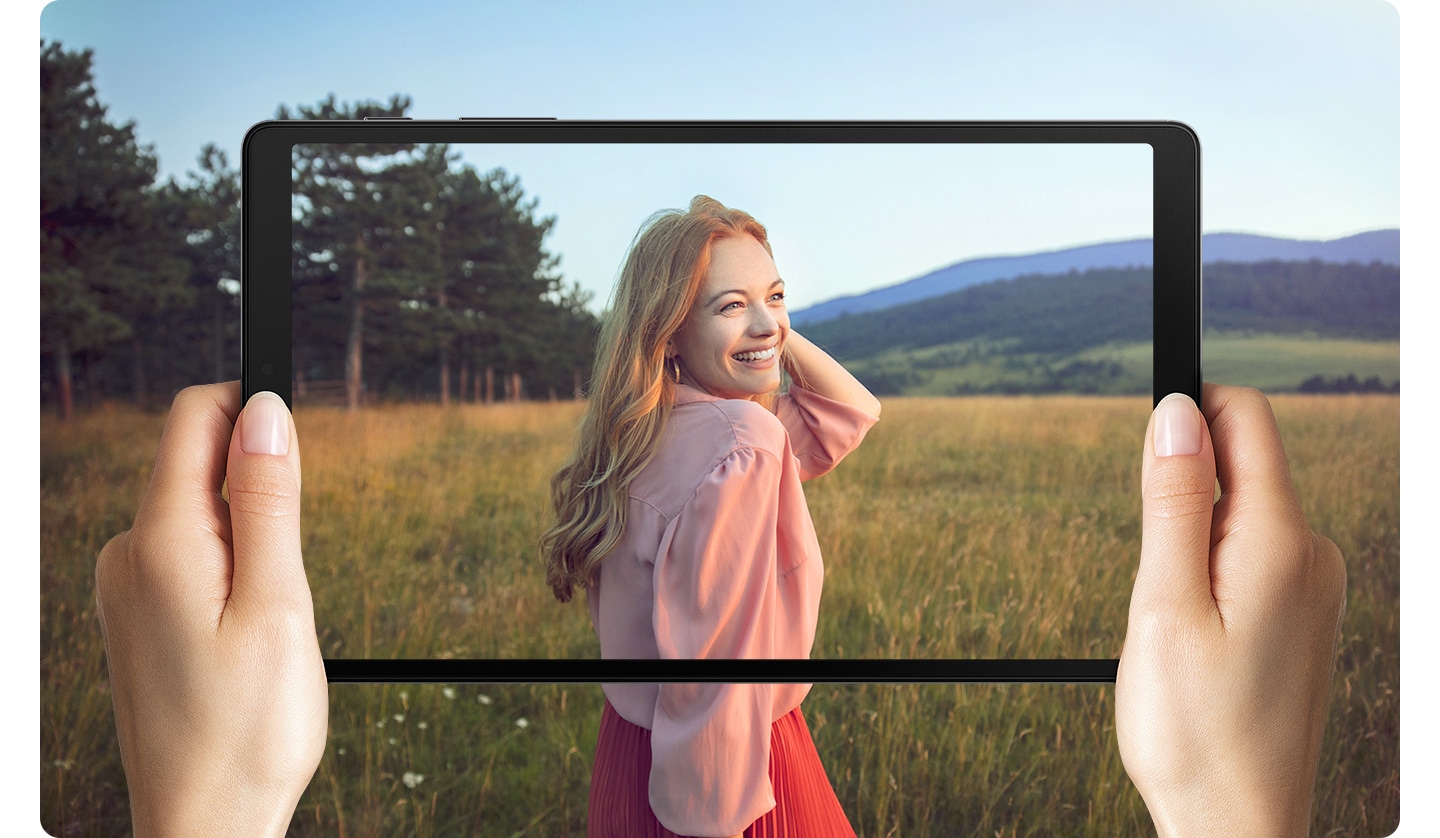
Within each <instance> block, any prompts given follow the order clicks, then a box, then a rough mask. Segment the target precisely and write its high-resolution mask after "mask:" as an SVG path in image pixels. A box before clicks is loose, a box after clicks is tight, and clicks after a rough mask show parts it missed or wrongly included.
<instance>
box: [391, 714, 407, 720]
mask: <svg viewBox="0 0 1440 838" xmlns="http://www.w3.org/2000/svg"><path fill="white" fill-rule="evenodd" d="M390 718H392V719H394V720H395V721H397V722H403V721H405V714H404V713H396V714H395V715H393V716H391V717H390Z"/></svg>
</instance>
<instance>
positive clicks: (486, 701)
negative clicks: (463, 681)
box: [475, 693, 490, 704]
mask: <svg viewBox="0 0 1440 838" xmlns="http://www.w3.org/2000/svg"><path fill="white" fill-rule="evenodd" d="M475 700H476V701H478V702H480V703H481V704H489V703H490V696H488V695H486V694H485V693H480V694H479V695H477V696H475Z"/></svg>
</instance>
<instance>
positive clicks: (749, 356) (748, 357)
mask: <svg viewBox="0 0 1440 838" xmlns="http://www.w3.org/2000/svg"><path fill="white" fill-rule="evenodd" d="M730 357H731V358H734V359H735V360H737V361H768V360H770V359H771V358H773V357H775V347H773V346H772V347H770V348H769V349H762V350H761V351H759V352H741V353H740V354H738V355H731V356H730Z"/></svg>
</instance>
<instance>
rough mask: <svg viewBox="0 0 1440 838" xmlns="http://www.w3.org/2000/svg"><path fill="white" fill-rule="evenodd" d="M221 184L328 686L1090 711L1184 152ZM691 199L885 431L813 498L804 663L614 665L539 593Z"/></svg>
mask: <svg viewBox="0 0 1440 838" xmlns="http://www.w3.org/2000/svg"><path fill="white" fill-rule="evenodd" d="M242 179H243V185H244V194H243V219H244V220H243V224H244V237H243V242H244V245H243V247H244V251H243V290H242V305H243V346H244V360H243V383H244V390H245V395H246V397H247V398H248V397H249V395H251V394H253V393H255V392H258V391H261V390H270V391H273V392H275V393H278V394H279V395H281V396H282V397H283V398H285V400H286V401H287V403H289V404H290V405H291V407H292V409H293V411H294V416H295V421H296V425H297V428H298V430H299V434H300V441H301V454H302V467H303V469H304V479H305V496H304V511H303V516H302V522H303V523H302V530H303V533H302V535H303V539H304V551H305V563H306V570H307V574H308V576H309V580H310V584H311V588H312V591H313V593H314V600H315V616H316V628H317V632H318V634H319V637H320V642H321V651H322V654H323V655H324V657H325V659H326V668H327V675H328V676H329V678H330V679H331V680H332V681H366V682H381V681H406V682H422V681H447V682H458V681H479V682H532V683H533V682H625V681H631V682H656V681H671V682H674V681H679V682H706V681H710V682H715V681H725V682H747V681H748V682H763V683H781V682H801V683H818V682H866V681H880V682H964V681H1062V682H1085V681H1113V680H1114V677H1115V671H1116V666H1117V661H1116V658H1117V656H1118V654H1119V651H1120V645H1121V642H1122V640H1123V638H1124V630H1125V619H1126V609H1127V606H1128V602H1129V594H1130V589H1131V586H1132V584H1133V580H1134V572H1135V567H1136V565H1137V563H1138V557H1139V547H1140V502H1139V461H1140V458H1139V452H1140V446H1141V440H1142V438H1143V434H1144V430H1145V426H1146V422H1147V420H1148V416H1149V412H1150V410H1151V408H1152V407H1153V405H1154V404H1155V402H1157V401H1158V400H1159V399H1160V398H1162V397H1163V396H1164V395H1166V394H1168V393H1172V392H1182V393H1186V394H1187V395H1189V396H1190V397H1191V398H1193V399H1195V400H1196V401H1197V403H1198V402H1199V398H1200V381H1201V376H1200V363H1199V359H1200V222H1199V217H1200V206H1199V194H1200V193H1199V145H1198V141H1197V139H1196V137H1195V135H1194V133H1193V132H1192V131H1191V130H1190V129H1189V128H1188V127H1186V126H1185V125H1183V124H1179V123H1174V122H1146V123H1138V122H1126V123H963V122H925V123H920V122H906V123H841V122H836V123H817V122H794V123H781V122H764V123H730V122H726V123H721V122H713V123H707V122H684V123H674V122H666V123H660V122H568V121H555V120H458V121H419V120H398V119H397V120H366V121H272V122H265V123H261V124H258V125H256V126H255V127H254V128H253V129H251V131H250V132H249V134H248V135H247V136H246V139H245V144H244V152H243V162H242ZM696 195H707V196H710V197H712V198H714V199H716V200H718V201H720V202H721V203H723V204H725V205H726V206H729V207H734V208H738V209H741V210H744V211H746V212H747V213H749V214H750V215H752V216H753V217H754V218H755V219H757V220H758V221H759V222H760V223H761V224H763V225H765V227H766V229H767V231H768V237H769V242H770V245H771V247H772V250H773V256H774V261H775V264H776V267H777V269H778V271H779V273H780V275H781V276H782V277H783V279H784V281H785V284H786V286H785V294H786V299H785V303H786V305H787V307H788V311H789V317H790V320H791V324H792V327H793V328H794V329H795V330H796V331H798V332H800V333H802V334H804V335H806V336H807V337H809V338H810V339H811V340H812V341H813V342H815V343H816V344H817V345H819V346H821V347H822V348H824V349H826V350H827V351H828V352H829V353H830V354H831V355H832V356H833V357H835V358H836V359H837V360H839V361H840V362H841V363H842V364H843V365H845V366H846V368H847V369H849V370H850V371H851V372H852V373H853V374H854V375H855V376H856V377H857V378H858V379H859V380H860V381H862V382H863V383H865V384H866V385H867V387H869V388H870V390H871V391H872V392H873V393H875V394H876V395H877V396H878V397H879V398H880V399H881V402H882V404H883V406H884V411H883V417H882V419H881V421H880V422H879V423H878V424H877V425H875V427H874V428H872V429H871V430H870V432H869V434H868V436H867V437H866V439H865V441H864V443H863V444H862V445H861V446H860V447H859V448H858V449H857V450H855V451H854V452H852V453H851V454H850V455H849V456H848V457H847V458H846V459H845V460H844V461H843V462H841V463H840V464H839V466H838V467H837V468H835V470H834V471H833V472H831V473H829V474H826V475H824V476H822V477H820V478H818V479H815V480H812V481H810V482H808V483H806V484H805V495H806V498H807V501H808V505H809V507H810V511H811V515H812V518H813V521H814V527H815V530H816V533H817V540H818V542H819V544H820V547H821V551H822V554H823V556H824V565H825V571H824V579H825V582H824V593H823V595H822V597H821V602H820V607H819V622H818V625H817V628H816V638H815V644H814V648H813V651H812V656H811V658H810V659H809V660H614V659H604V660H602V659H601V658H600V652H599V643H598V640H597V639H596V637H595V633H594V631H593V629H592V627H591V625H590V616H589V612H588V610H587V608H586V605H585V597H584V593H583V592H581V593H580V594H579V595H577V596H576V598H575V599H574V600H573V601H571V602H569V603H563V604H562V603H560V602H557V601H556V600H555V598H554V597H553V596H552V594H551V591H550V589H549V587H548V586H547V585H546V583H545V571H544V566H543V563H542V562H541V560H540V557H539V551H538V539H539V537H540V535H541V533H542V532H543V531H544V529H545V528H546V527H547V526H548V525H549V522H550V516H551V515H552V513H551V511H550V503H549V489H548V486H549V479H550V477H551V475H552V474H553V473H554V472H555V470H556V469H558V468H559V467H560V466H561V465H562V464H563V463H564V461H565V460H566V458H567V457H568V456H569V454H570V452H571V450H572V448H573V445H574V439H575V431H576V426H577V423H578V421H579V417H580V415H581V413H582V410H583V407H584V400H585V398H586V396H587V392H588V387H589V372H590V364H591V363H592V362H593V360H594V357H595V351H596V346H595V341H596V336H597V334H598V328H599V324H600V322H601V321H602V319H603V318H605V317H606V316H607V307H608V302H609V291H610V288H611V287H612V285H613V283H614V281H615V279H616V277H617V275H618V273H619V269H620V266H621V264H622V262H623V260H624V259H625V256H626V253H627V251H628V250H629V248H630V246H631V244H632V242H633V240H634V239H635V237H636V234H637V231H638V230H640V229H641V227H642V225H643V224H644V223H645V222H646V221H647V219H648V218H650V217H651V216H652V214H654V213H655V212H656V211H659V210H663V209H667V208H684V207H686V206H687V205H688V204H689V203H690V201H691V199H692V198H693V197H694V196H696Z"/></svg>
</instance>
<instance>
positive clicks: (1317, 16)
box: [0, 0, 1440, 837]
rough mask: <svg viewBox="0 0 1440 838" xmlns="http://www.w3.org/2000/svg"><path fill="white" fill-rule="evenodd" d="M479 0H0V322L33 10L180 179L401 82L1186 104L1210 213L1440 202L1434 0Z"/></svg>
mask: <svg viewBox="0 0 1440 838" xmlns="http://www.w3.org/2000/svg"><path fill="white" fill-rule="evenodd" d="M410 5H418V4H410ZM470 5H471V4H461V3H449V4H447V3H434V4H428V5H424V6H423V7H420V8H418V9H416V8H410V7H409V6H406V7H402V6H401V5H400V4H386V5H381V4H374V3H364V2H361V3H356V2H350V3H307V4H288V3H287V4H281V3H275V2H250V3H245V4H240V3H234V2H215V3H200V2H189V3H182V2H164V3H159V2H136V1H135V0H106V2H77V0H58V2H57V3H55V4H52V6H51V7H50V8H49V9H48V10H47V11H46V12H45V13H44V15H43V17H42V16H41V14H40V13H39V9H40V8H41V4H40V3H38V2H34V0H20V1H19V2H14V3H9V4H6V5H5V6H4V7H3V10H0V18H3V20H0V23H3V25H0V38H3V39H4V43H3V47H4V48H3V49H0V61H4V62H5V68H6V71H7V72H6V73H5V74H4V75H3V77H0V78H5V79H7V80H8V81H10V82H13V86H12V87H11V88H10V89H9V90H7V92H9V93H11V97H10V98H11V100H12V103H13V106H14V108H15V112H16V113H19V114H29V116H17V117H15V122H17V123H18V127H17V128H15V129H14V130H12V131H9V132H0V142H3V147H0V160H5V161H8V162H7V168H6V170H5V175H4V181H3V183H4V184H5V189H4V190H3V193H0V196H3V197H0V200H3V203H0V208H3V212H4V218H5V220H6V221H8V222H10V223H8V224H5V225H0V233H3V235H4V244H5V246H6V252H7V254H9V260H10V262H11V265H12V270H13V273H14V275H15V276H14V280H15V281H12V282H11V283H9V285H8V286H7V288H8V291H7V293H9V294H11V295H12V300H13V301H14V302H12V304H11V305H10V306H7V307H6V309H5V310H6V312H7V315H8V316H7V318H6V320H5V321H4V323H3V328H0V336H3V337H0V339H3V340H6V341H9V342H10V344H11V346H12V350H13V351H14V352H15V354H17V355H21V356H23V357H28V358H32V359H33V357H34V356H33V355H31V354H29V353H33V351H34V347H35V346H36V345H37V343H38V317H36V316H35V315H36V312H38V308H39V298H38V283H33V284H30V283H29V282H28V281H27V280H26V278H27V277H35V276H38V273H39V258H38V253H37V249H36V247H35V238H34V235H35V234H34V232H33V231H34V228H33V227H32V226H30V225H32V224H33V223H34V221H33V219H34V207H35V205H36V200H37V199H38V177H37V175H36V169H35V165H36V164H35V161H36V159H37V156H38V152H37V147H36V143H35V140H34V138H35V134H34V133H33V132H34V131H35V130H36V129H35V127H34V126H35V125H36V122H35V120H36V114H37V113H38V94H37V89H36V86H35V79H36V76H37V67H36V63H35V61H34V55H35V53H33V52H31V51H30V50H33V49H34V48H35V47H36V39H35V35H36V29H38V30H39V33H38V34H39V35H40V36H41V37H43V38H47V39H48V38H55V39H58V40H60V41H62V42H63V43H64V44H65V45H66V46H67V47H69V48H78V47H84V46H90V47H93V48H95V50H96V76H97V79H96V82H97V87H98V90H99V93H100V98H101V100H102V101H103V102H105V103H107V104H108V105H109V106H110V107H111V113H112V114H113V115H115V116H116V117H117V118H120V119H134V120H136V122H137V124H138V126H139V135H140V138H141V140H142V141H144V142H148V143H153V144H154V146H155V150H156V152H157V154H159V156H160V158H161V163H162V166H163V168H164V170H165V171H166V172H172V173H180V172H183V171H184V170H185V169H186V168H189V167H191V166H193V161H194V158H195V155H196V154H197V153H198V151H199V149H200V147H201V146H202V145H203V144H205V143H207V142H215V143H217V144H219V145H220V146H221V147H223V148H227V149H230V150H231V159H232V162H233V161H236V160H238V149H239V143H240V139H241V138H242V137H243V135H244V132H245V130H246V129H247V128H248V127H249V126H250V125H252V124H253V123H255V122H258V121H261V120H263V119H266V118H269V117H271V116H273V114H274V112H275V109H276V107H277V106H278V105H280V104H281V103H285V104H290V105H295V104H313V103H315V102H317V101H319V100H320V99H322V98H324V97H325V96H326V95H327V94H329V93H332V92H333V93H334V94H335V95H336V96H338V97H339V98H340V99H342V100H350V101H353V100H357V99H367V98H387V97H388V96H389V95H390V94H391V93H395V92H404V93H408V94H410V95H412V96H413V97H414V99H415V106H414V108H413V109H412V113H413V114H414V115H416V116H422V117H441V118H449V117H454V116H462V115H465V116H485V115H519V116H533V115H540V116H559V117H566V118H576V119H582V118H629V119H661V118H676V119H678V118H696V119H739V118H745V119H808V118H837V119H838V118H845V119H886V118H905V119H1177V120H1181V121H1184V122H1186V123H1188V124H1190V125H1191V126H1193V127H1194V128H1195V129H1196V131H1197V133H1198V134H1199V136H1200V137H1201V143H1202V148H1203V152H1202V160H1203V163H1202V171H1203V179H1202V183H1203V201H1204V205H1203V224H1204V228H1205V230H1206V231H1215V230H1244V231H1250V232H1259V233H1269V234H1274V235H1287V236H1295V237H1302V238H1330V237H1334V236H1339V235H1345V234H1348V233H1352V232H1358V231H1361V230H1367V229H1374V228H1378V227H1389V226H1400V219H1401V217H1402V214H1403V217H1404V219H1405V221H1406V224H1407V225H1408V229H1410V230H1414V231H1429V230H1433V229H1434V224H1435V222H1436V221H1437V216H1436V212H1435V210H1434V208H1433V206H1431V205H1430V204H1431V201H1432V197H1433V195H1435V194H1437V190H1440V177H1437V164H1436V163H1435V162H1434V160H1433V158H1432V151H1431V149H1432V148H1433V145H1434V141H1433V137H1434V133H1433V131H1434V126H1433V124H1432V122H1431V120H1430V118H1429V114H1431V113H1433V111H1434V105H1433V103H1434V102H1435V101H1440V90H1437V87H1436V84H1435V82H1434V81H1433V79H1435V78H1436V77H1437V76H1440V72H1437V71H1440V68H1437V67H1436V66H1435V65H1436V62H1435V60H1434V58H1433V54H1434V44H1435V42H1436V39H1437V38H1440V13H1437V12H1436V10H1435V8H1434V4H1433V3H1430V2H1429V0H1396V3H1395V5H1394V6H1391V5H1388V4H1385V3H1382V2H1378V0H1284V1H1283V2H1282V1H1281V0H1254V1H1253V2H1239V0H1223V2H1203V3H1202V2H1172V3H1152V2H1148V0H1126V2H1120V0H1108V2H1107V1H1105V0H1102V1H1101V2H1093V1H1091V0H1087V2H1083V3H1081V2H1069V3H1062V2H1043V3H1042V2H1034V0H1012V1H1011V2H998V0H997V2H964V3H952V4H933V5H932V4H919V3H913V2H911V3H904V2H902V3H892V4H886V5H884V7H883V8H882V7H881V4H873V3H870V4H861V3H834V2H832V3H824V4H821V3H812V2H795V0H779V1H778V2H776V3H773V4H770V3H767V4H759V3H729V4H726V5H724V6H715V5H707V6H706V7H704V8H705V13H704V14H703V15H701V14H697V13H695V12H693V11H688V10H687V8H688V7H686V6H684V5H683V4H670V3H661V2H647V3H638V2H636V3H620V2H610V3H605V4H584V5H581V4H573V5H571V4H558V3H554V2H536V3H512V4H504V5H499V4H495V5H497V6H499V7H498V8H494V9H488V10H487V11H485V12H484V14H483V15H482V14H481V13H479V12H476V11H473V10H472V9H471V8H470ZM401 8H405V17H404V18H403V19H402V18H400V17H398V14H399V10H400V9H401ZM1397 8H1398V9H1399V11H1398V13H1397V11H1396V9H1397ZM27 9H28V10H29V11H27ZM1402 22H1403V24H1404V25H1403V26H1402V25H1401V23H1402ZM30 27H34V28H30ZM1402 64H1403V68H1404V69H1403V73H1404V75H1403V82H1402V77H1401V75H1400V73H1401V69H1400V68H1401V66H1402ZM1402 95H1403V103H1404V106H1403V111H1402V106H1401V102H1402V98H1401V97H1402ZM1402 123H1403V125H1404V129H1403V134H1402V130H1401V125H1402ZM27 126H28V127H27ZM27 160H28V161H30V162H29V163H28V164H27V163H26V162H25V161H27ZM1402 161H1403V168H1402ZM683 200H684V196H682V197H681V198H679V199H677V202H678V201H683ZM22 230H23V231H24V232H21V231H22ZM1437 239H1440V237H1435V236H1428V235H1423V234H1421V235H1410V236H1407V237H1406V238H1405V239H1404V242H1405V243H1404V246H1403V250H1402V276H1403V277H1404V279H1403V280H1402V282H1403V287H1402V294H1403V295H1404V300H1405V305H1404V307H1403V310H1402V315H1401V330H1402V335H1403V338H1402V341H1403V352H1402V374H1403V377H1404V378H1405V380H1406V382H1407V389H1406V395H1405V397H1404V399H1403V401H1402V409H1401V410H1402V412H1401V416H1402V449H1403V452H1404V457H1405V463H1406V467H1405V468H1404V469H1402V474H1401V492H1402V502H1401V506H1402V516H1404V517H1405V519H1406V521H1407V526H1406V528H1405V529H1404V531H1403V533H1402V541H1401V561H1402V573H1403V575H1404V578H1405V584H1404V586H1403V587H1402V591H1401V596H1402V610H1401V614H1402V634H1403V636H1404V637H1405V638H1407V639H1408V640H1409V641H1410V642H1409V647H1410V648H1409V650H1407V651H1411V650H1413V649H1414V648H1417V647H1418V645H1419V643H1420V642H1421V639H1423V638H1427V637H1434V636H1437V633H1440V624H1437V617H1436V609H1434V608H1430V607H1428V606H1429V604H1430V603H1429V597H1430V596H1431V595H1432V592H1433V591H1435V590H1437V587H1440V572H1437V571H1436V570H1435V568H1434V563H1433V562H1429V561H1427V558H1428V557H1429V556H1432V555H1433V552H1434V544H1433V540H1434V539H1433V535H1431V534H1429V533H1428V532H1427V531H1426V530H1424V529H1423V528H1422V527H1421V526H1419V525H1418V524H1412V522H1421V521H1425V520H1429V519H1430V518H1432V517H1433V504H1432V503H1429V501H1430V500H1431V499H1432V498H1433V497H1434V490H1433V489H1431V488H1430V485H1429V484H1431V483H1433V481H1431V480H1430V479H1429V474H1431V473H1433V470H1434V469H1436V468H1440V449H1437V446H1440V440H1436V439H1432V437H1433V432H1432V431H1431V430H1430V429H1431V428H1433V427H1434V426H1435V416H1436V412H1435V410H1434V409H1433V408H1432V405H1433V402H1434V397H1433V396H1432V395H1431V393H1430V392H1429V391H1428V388H1427V384H1428V382H1429V380H1431V379H1432V377H1433V372H1432V371H1431V369H1430V366H1429V365H1430V364H1431V363H1433V361H1432V360H1431V359H1433V358H1435V357H1437V355H1436V352H1437V350H1440V347H1435V346H1432V345H1431V344H1432V342H1433V340H1434V332H1435V330H1434V329H1433V328H1432V327H1431V324H1430V318H1431V317H1432V316H1433V314H1434V311H1435V303H1436V300H1435V295H1434V293H1433V292H1432V291H1431V290H1430V286H1431V284H1432V283H1431V282H1430V279H1431V278H1432V277H1433V276H1434V274H1435V271H1436V270H1437V269H1440V242H1437ZM21 350H23V352H22V351H21ZM38 374H39V373H38V365H37V364H34V362H33V360H31V361H28V362H26V364H25V365H24V366H22V368H21V370H20V371H19V372H15V373H12V378H11V380H13V381H15V386H16V388H17V389H18V391H19V392H20V393H21V394H23V395H21V396H20V398H19V403H20V404H21V407H20V408H19V409H18V410H14V409H12V410H11V412H10V416H8V417H7V420H6V422H5V423H4V424H3V427H4V428H5V430H6V431H7V432H8V434H7V437H6V438H7V440H8V441H9V442H10V444H11V457H10V466H11V468H10V469H7V472H6V478H5V479H6V481H7V482H6V484H5V485H4V486H3V494H0V496H3V497H4V498H5V499H6V501H7V503H6V504H5V505H4V506H3V507H0V508H3V509H4V510H5V511H4V515H5V517H4V518H3V519H0V520H3V522H4V524H5V525H7V530H8V531H10V532H12V533H13V536H12V540H13V542H14V544H15V547H14V549H13V551H12V552H13V553H14V555H15V556H16V557H18V560H17V561H16V562H14V563H12V564H13V568H12V569H11V570H9V571H7V574H6V576H5V581H6V582H7V583H8V584H5V585H3V586H0V588H3V590H4V594H3V596H4V597H5V599H4V601H3V602H0V614H3V615H4V618H3V619H4V627H5V630H6V635H5V636H7V637H9V638H10V639H11V643H10V647H9V648H10V649H12V656H11V658H10V662H11V663H12V668H13V669H14V670H15V671H16V672H18V673H21V677H20V681H21V682H22V686H21V689H18V690H12V691H6V692H5V693H3V694H0V707H3V708H4V709H5V710H7V711H8V712H9V714H10V715H12V716H14V717H18V718H19V719H20V720H21V722H20V724H21V725H22V727H23V726H25V725H27V724H36V725H38V719H39V707H38V696H39V690H38V667H37V666H36V665H35V664H36V650H37V649H38V647H39V639H38V625H39V609H38V604H39V597H38V593H37V592H38V589H39V575H38V561H33V562H27V561H25V560H24V557H25V556H35V557H38V555H39V547H38V530H39V523H38V521H39V518H38V503H37V502H35V501H33V500H31V501H28V502H27V501H26V499H27V498H36V494H34V493H35V492H36V482H35V477H34V475H35V474H37V473H38V470H39V459H38V446H36V445H35V444H34V442H32V441H33V440H37V439H38V438H39V424H38V414H39V404H38V393H39V386H38ZM27 400H28V401H27ZM1422 606H1427V607H1422ZM1422 667H1423V668H1422ZM1431 668H1433V661H1428V660H1422V659H1421V658H1420V657H1419V656H1418V655H1417V654H1415V653H1413V651H1411V653H1410V654H1407V655H1406V656H1405V657H1404V658H1403V659H1402V683H1401V695H1402V703H1404V704H1405V706H1406V707H1407V708H1410V710H1409V711H1407V713H1406V715H1405V718H1404V723H1403V725H1404V726H1403V728H1402V738H1403V740H1404V741H1403V743H1402V749H1401V759H1402V764H1401V783H1402V794H1403V796H1404V799H1405V800H1406V801H1408V802H1407V803H1406V806H1405V809H1404V816H1403V820H1402V824H1401V829H1400V831H1399V832H1398V833H1397V834H1398V835H1400V836H1402V837H1403V836H1418V835H1428V834H1435V831H1436V829H1437V827H1440V807H1436V806H1434V805H1433V801H1429V800H1428V799H1426V798H1425V797H1424V796H1423V795H1422V794H1421V791H1422V790H1426V791H1427V792H1428V790H1429V789H1433V788H1434V787H1435V785H1436V784H1437V782H1440V761H1437V759H1436V757H1435V754H1436V753H1440V720H1437V718H1436V717H1435V715H1434V714H1424V713H1421V712H1418V711H1416V710H1415V708H1421V707H1428V706H1432V705H1433V704H1434V695H1435V691H1436V690H1437V689H1440V684H1437V682H1436V679H1435V677H1434V675H1433V672H1431V671H1430V669H1431ZM24 673H30V674H29V676H28V677H29V678H31V679H34V680H29V681H26V680H25V676H24ZM26 684H28V687H26ZM25 720H29V721H28V722H27V721H25ZM29 729H30V731H31V733H30V735H29V740H28V741H29V742H30V743H31V745H30V747H33V748H36V749H37V751H38V742H39V737H38V736H37V735H35V733H36V732H37V730H38V729H37V728H33V727H32V728H29ZM24 738H25V735H24V734H23V732H22V734H21V739H22V740H23V739H24ZM23 750H24V749H22V751H23ZM37 751H29V752H28V756H27V755H24V754H22V756H21V757H20V758H18V759H15V760H14V761H13V762H12V763H11V764H8V765H3V766H0V772H4V775H5V777H6V779H7V780H9V782H7V783H3V784H0V789H3V794H4V795H5V801H6V802H7V803H11V804H12V805H10V806H6V807H5V808H4V809H3V810H0V811H3V812H5V813H6V814H5V815H3V816H0V820H3V821H7V822H8V820H9V819H10V818H12V817H13V818H18V820H19V822H20V824H22V825H23V826H22V827H21V828H20V829H15V830H7V831H8V832H9V833H10V834H36V835H39V834H42V833H41V832H40V830H39V829H38V827H37V826H35V824H36V823H37V821H38V815H37V814H36V813H37V812H38V800H39V777H38V772H36V770H35V766H36V765H38V764H39V757H38V753H37ZM31 830H33V831H31Z"/></svg>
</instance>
